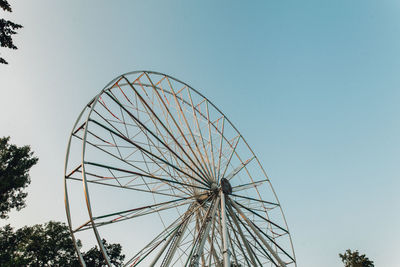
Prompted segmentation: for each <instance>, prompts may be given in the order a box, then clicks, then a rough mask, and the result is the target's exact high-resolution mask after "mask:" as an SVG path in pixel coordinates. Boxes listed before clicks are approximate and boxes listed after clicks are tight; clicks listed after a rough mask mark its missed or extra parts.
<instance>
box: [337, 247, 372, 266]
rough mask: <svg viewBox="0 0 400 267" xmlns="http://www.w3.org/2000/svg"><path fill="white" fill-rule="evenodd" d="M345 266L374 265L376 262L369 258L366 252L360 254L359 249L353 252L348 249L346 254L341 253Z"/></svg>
mask: <svg viewBox="0 0 400 267" xmlns="http://www.w3.org/2000/svg"><path fill="white" fill-rule="evenodd" d="M339 257H340V258H341V259H342V262H343V263H344V266H345V267H374V266H375V265H374V262H373V261H371V260H369V259H368V258H367V257H366V256H365V254H363V255H360V253H359V252H358V250H356V251H354V252H352V251H351V250H350V249H348V250H346V252H345V253H344V254H339Z"/></svg>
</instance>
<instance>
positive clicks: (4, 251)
mask: <svg viewBox="0 0 400 267" xmlns="http://www.w3.org/2000/svg"><path fill="white" fill-rule="evenodd" d="M103 245H104V247H105V249H106V251H107V254H108V255H109V257H110V261H111V263H112V264H113V266H121V265H122V261H123V260H124V258H125V256H124V255H122V254H121V251H122V248H121V245H119V244H107V242H106V241H105V240H104V239H103ZM78 246H81V242H80V241H79V240H78ZM82 254H83V255H82V256H83V258H84V260H85V263H86V266H88V267H100V266H106V263H105V260H104V259H103V255H102V254H101V252H100V250H99V249H98V248H97V246H96V247H93V248H91V249H90V250H88V251H87V252H83V253H82ZM0 266H73V267H78V266H80V264H79V261H78V257H77V255H76V252H75V248H74V245H73V241H72V238H71V235H70V232H69V229H68V227H67V226H66V225H65V224H64V223H61V222H54V221H50V222H48V223H45V224H43V225H42V224H36V225H34V226H25V227H23V228H21V229H18V230H16V231H14V229H13V228H12V227H11V226H10V225H6V226H4V227H3V228H0Z"/></svg>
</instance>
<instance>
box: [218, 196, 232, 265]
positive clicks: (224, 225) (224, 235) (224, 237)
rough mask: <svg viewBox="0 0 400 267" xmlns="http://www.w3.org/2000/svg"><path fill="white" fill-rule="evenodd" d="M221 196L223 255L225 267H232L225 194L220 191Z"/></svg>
mask: <svg viewBox="0 0 400 267" xmlns="http://www.w3.org/2000/svg"><path fill="white" fill-rule="evenodd" d="M220 195H221V225H222V245H223V247H222V249H223V251H222V254H223V259H224V267H230V266H231V262H230V251H229V247H228V225H227V222H226V206H225V194H224V192H223V191H222V189H221V191H220Z"/></svg>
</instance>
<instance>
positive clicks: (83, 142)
mask: <svg viewBox="0 0 400 267" xmlns="http://www.w3.org/2000/svg"><path fill="white" fill-rule="evenodd" d="M138 73H147V74H154V75H160V76H165V77H168V78H170V79H173V80H174V81H176V82H178V83H181V84H183V85H185V86H187V87H188V88H189V89H190V90H192V91H193V92H195V93H196V94H197V95H199V96H200V97H202V98H203V99H205V100H207V102H208V103H209V104H211V105H212V107H213V108H215V109H216V110H217V111H218V112H219V113H220V114H222V115H223V117H224V119H225V120H226V121H227V122H228V123H229V125H230V126H231V127H232V128H233V129H234V130H235V131H236V132H237V133H239V135H240V137H241V139H242V140H243V142H244V143H245V144H246V146H247V148H248V149H249V150H250V152H251V153H252V154H253V155H254V158H255V160H256V161H257V164H258V166H259V167H260V169H261V170H262V172H263V174H264V176H265V181H267V182H268V184H269V186H270V188H271V189H272V192H273V195H274V198H275V199H276V201H277V202H278V204H279V209H280V212H281V214H282V217H283V221H284V224H285V227H286V229H287V231H288V237H289V240H290V246H291V251H292V253H293V258H294V264H295V266H296V260H295V259H296V258H295V253H294V249H293V242H292V238H291V234H290V233H289V228H288V225H287V222H286V217H285V214H284V211H283V209H282V207H281V205H280V202H279V198H278V196H277V194H276V192H275V190H274V188H273V186H272V184H271V183H270V178H269V177H268V175H267V174H266V172H265V170H264V168H263V166H262V165H261V163H260V161H259V159H258V157H257V156H256V155H255V153H254V151H253V150H252V148H251V147H250V145H249V144H248V143H247V141H246V140H245V138H244V137H243V135H242V134H241V133H240V132H239V130H238V129H237V128H236V127H235V125H234V124H233V123H232V122H231V121H230V120H229V118H228V117H227V116H226V115H225V114H224V113H223V112H222V111H221V110H220V109H219V108H218V107H217V106H216V105H214V103H212V101H210V100H209V99H208V98H206V97H205V96H204V95H203V94H201V93H200V92H199V91H197V90H196V89H194V88H193V87H191V86H190V85H188V84H187V83H185V82H182V81H180V80H179V79H176V78H175V77H173V76H170V75H167V74H164V73H161V72H155V71H149V70H138V71H131V72H127V73H124V74H122V75H118V76H117V77H115V78H114V79H113V80H111V81H110V82H109V83H107V85H106V86H105V87H104V88H103V89H102V90H101V91H100V92H99V93H98V94H97V95H96V96H95V97H94V98H92V100H91V101H89V102H88V105H87V106H86V107H85V108H84V109H83V110H82V112H81V113H80V115H79V117H78V119H77V121H76V122H75V124H74V127H73V129H72V131H71V134H70V138H69V141H68V146H67V154H66V162H65V168H66V166H67V163H68V156H69V151H70V143H71V139H72V132H73V130H74V129H75V127H76V125H77V123H78V121H79V120H80V118H81V117H82V115H83V114H84V112H85V110H86V108H87V107H89V106H91V107H90V110H89V111H88V114H87V116H86V120H85V123H86V125H87V124H88V123H89V119H90V115H91V114H92V112H93V110H94V108H95V106H96V105H97V103H98V102H99V98H100V96H101V95H102V94H103V93H104V92H106V91H107V90H109V89H110V86H111V85H112V84H115V82H116V81H118V80H120V79H121V78H125V79H127V78H126V76H128V75H134V74H138ZM127 81H128V82H129V80H128V79H127ZM86 136H87V127H85V131H84V139H83V140H82V162H81V164H82V177H83V181H84V186H85V197H86V203H87V207H88V212H89V217H90V219H91V222H92V224H93V230H95V236H96V239H97V242H98V244H99V247H100V249H101V251H102V253H103V255H104V257H105V259H106V261H107V263H108V264H109V265H110V261H109V259H108V255H107V253H106V251H105V248H104V247H103V246H102V242H101V237H100V235H99V233H98V232H97V229H95V228H96V226H95V225H94V221H93V214H92V210H91V204H90V195H89V190H88V185H87V181H86V172H85V166H84V165H85V162H84V157H85V152H86V151H85V146H86ZM65 175H66V170H65ZM64 194H65V205H66V212H67V219H68V224H69V228H70V231H71V234H72V236H73V239H74V242H76V241H75V238H74V233H73V232H72V228H71V226H70V225H71V215H70V210H69V205H68V190H67V182H66V178H65V177H64ZM74 245H75V247H76V248H77V246H76V244H74ZM78 255H79V257H80V259H81V257H82V255H81V254H80V252H79V251H78Z"/></svg>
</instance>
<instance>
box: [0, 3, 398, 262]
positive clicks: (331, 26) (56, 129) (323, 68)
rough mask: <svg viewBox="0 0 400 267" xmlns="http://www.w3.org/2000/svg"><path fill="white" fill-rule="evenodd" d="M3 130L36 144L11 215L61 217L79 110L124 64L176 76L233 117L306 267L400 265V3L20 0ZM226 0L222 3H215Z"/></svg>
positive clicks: (0, 84) (5, 75) (3, 74)
mask: <svg viewBox="0 0 400 267" xmlns="http://www.w3.org/2000/svg"><path fill="white" fill-rule="evenodd" d="M10 2H11V4H12V7H13V9H14V12H13V13H12V14H4V13H1V16H6V17H8V18H11V19H12V20H14V21H15V22H17V23H20V24H22V25H23V26H24V28H23V29H22V30H20V31H19V34H18V35H17V36H16V38H15V41H16V44H17V46H18V47H19V49H18V50H16V51H7V50H4V49H1V50H0V52H1V54H2V55H3V56H4V57H6V59H7V60H8V61H9V63H10V64H9V65H7V66H6V65H2V66H0V90H1V97H0V112H1V113H0V114H1V116H0V135H1V136H4V135H6V136H7V135H10V136H11V138H12V139H11V141H12V142H14V143H16V144H18V145H23V144H30V145H31V146H32V148H33V150H34V151H35V152H36V155H37V156H38V157H39V158H40V161H39V163H38V165H37V166H35V167H34V168H33V170H32V172H31V174H32V175H31V176H32V184H31V186H30V187H29V189H28V192H29V197H28V207H27V208H25V209H24V210H22V211H21V212H18V213H17V212H13V213H12V214H11V218H10V219H9V220H7V221H1V222H0V223H1V225H4V224H5V223H11V224H13V225H14V226H16V227H21V226H23V225H26V224H29V225H30V224H34V223H43V222H46V221H48V220H50V219H52V220H61V221H65V212H64V206H63V187H62V179H63V163H64V157H65V149H66V145H67V139H68V134H69V131H70V130H71V128H72V126H73V123H74V121H75V119H76V117H77V115H78V113H79V112H80V110H81V109H82V107H83V106H84V105H85V104H86V103H87V102H88V101H89V100H90V98H92V97H93V96H94V95H95V94H96V93H97V92H99V90H101V89H102V88H103V86H104V85H105V84H106V83H107V82H109V81H110V80H111V79H113V78H114V77H115V76H117V75H119V74H121V73H124V72H127V71H131V70H138V69H149V70H155V71H160V72H164V73H167V74H170V75H172V76H174V77H177V78H178V79H181V80H183V81H185V82H187V83H189V84H190V85H192V86H193V87H194V88H196V89H198V90H199V91H200V92H202V93H203V94H204V95H205V96H207V97H208V98H209V99H210V100H211V101H213V102H214V103H215V104H216V105H217V106H218V107H219V108H220V109H221V110H222V111H223V112H224V113H225V114H226V115H227V116H228V117H229V118H230V119H231V121H232V122H233V123H234V124H235V125H236V126H237V128H238V129H239V130H240V131H241V133H242V134H243V136H244V137H245V138H246V140H247V141H248V142H249V143H250V145H251V146H252V147H253V149H254V151H255V153H256V154H257V156H258V157H259V159H260V161H261V162H262V164H263V166H264V167H265V169H266V170H267V173H268V174H269V176H270V178H271V180H272V183H273V185H274V187H275V189H276V191H277V194H278V197H279V199H280V201H281V203H282V206H283V208H284V211H285V214H286V217H287V220H288V224H289V228H290V230H291V233H292V237H293V242H294V248H295V251H296V255H297V259H298V266H305V267H308V266H310V267H320V266H326V267H333V266H341V263H340V260H339V258H338V253H339V252H343V251H344V250H345V249H347V248H351V249H358V250H360V251H361V252H362V253H366V254H367V256H369V257H370V258H371V259H372V260H374V261H375V263H376V266H386V267H395V266H399V260H398V256H397V255H398V252H399V251H400V228H399V225H400V215H399V210H400V194H399V188H400V179H399V173H400V164H399V160H400V141H399V136H400V105H399V103H400V75H399V74H398V71H399V69H400V2H399V1H395V0H393V1H389V0H381V1H376V0H374V1H369V0H362V1H361V0H358V1H356V0H352V1H349V0H337V1H272V0H269V1H253V2H250V1H119V2H117V1H113V2H110V1H19V2H18V1H10ZM216 2H217V3H216Z"/></svg>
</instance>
